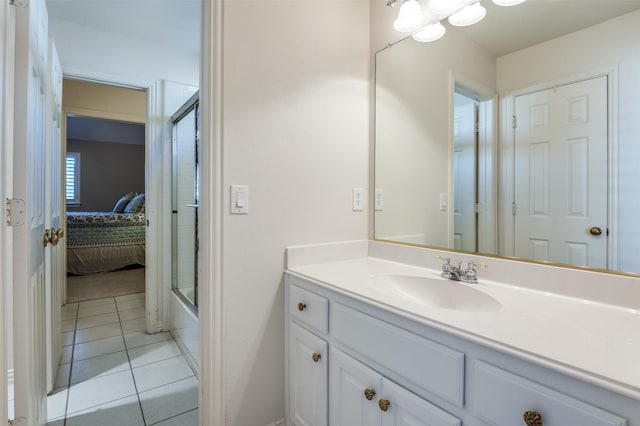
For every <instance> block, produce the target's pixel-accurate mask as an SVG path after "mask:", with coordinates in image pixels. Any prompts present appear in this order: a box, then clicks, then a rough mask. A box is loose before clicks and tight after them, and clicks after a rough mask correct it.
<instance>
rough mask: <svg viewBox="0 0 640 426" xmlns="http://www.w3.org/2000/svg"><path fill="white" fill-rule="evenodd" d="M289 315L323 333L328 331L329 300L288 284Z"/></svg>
mask: <svg viewBox="0 0 640 426" xmlns="http://www.w3.org/2000/svg"><path fill="white" fill-rule="evenodd" d="M289 315H290V316H291V318H293V319H294V320H295V321H296V322H298V323H302V324H304V325H307V326H309V327H312V328H315V329H316V330H318V331H319V332H321V333H323V334H327V333H328V332H329V301H328V300H327V299H325V298H324V297H322V296H318V295H317V294H314V293H311V292H310V291H307V290H305V289H302V288H300V287H297V286H295V285H290V286H289Z"/></svg>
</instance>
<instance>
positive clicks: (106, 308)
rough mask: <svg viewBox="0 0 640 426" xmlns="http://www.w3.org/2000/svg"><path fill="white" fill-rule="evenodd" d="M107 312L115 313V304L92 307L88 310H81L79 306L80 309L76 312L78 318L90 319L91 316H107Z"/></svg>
mask: <svg viewBox="0 0 640 426" xmlns="http://www.w3.org/2000/svg"><path fill="white" fill-rule="evenodd" d="M109 312H116V304H115V303H110V304H105V305H99V306H92V307H89V308H83V307H82V306H80V309H79V310H78V318H84V317H91V316H93V315H101V314H108V313H109Z"/></svg>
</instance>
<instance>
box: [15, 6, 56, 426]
mask: <svg viewBox="0 0 640 426" xmlns="http://www.w3.org/2000/svg"><path fill="white" fill-rule="evenodd" d="M15 12H16V49H15V85H14V86H15V94H14V99H15V101H14V143H13V155H14V157H13V166H14V170H13V198H14V199H21V200H23V201H24V206H25V208H24V222H23V223H22V224H20V225H16V226H14V227H13V228H12V229H13V283H14V285H13V313H14V316H13V325H14V378H15V379H14V380H15V388H14V392H15V416H16V418H20V419H21V422H20V424H27V425H39V424H43V422H45V421H46V391H47V389H46V387H47V386H46V351H45V347H46V337H45V329H46V328H45V324H46V322H45V312H46V310H45V297H46V295H45V293H46V292H45V261H44V243H43V238H44V230H45V217H46V214H45V190H46V188H45V153H46V115H47V114H46V80H47V56H48V37H47V12H46V6H45V3H44V0H32V1H30V2H28V3H27V4H26V5H21V6H20V7H17V8H16V9H15Z"/></svg>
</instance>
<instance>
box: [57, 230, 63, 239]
mask: <svg viewBox="0 0 640 426" xmlns="http://www.w3.org/2000/svg"><path fill="white" fill-rule="evenodd" d="M56 235H57V236H58V238H62V237H64V229H62V228H58V230H57V231H56Z"/></svg>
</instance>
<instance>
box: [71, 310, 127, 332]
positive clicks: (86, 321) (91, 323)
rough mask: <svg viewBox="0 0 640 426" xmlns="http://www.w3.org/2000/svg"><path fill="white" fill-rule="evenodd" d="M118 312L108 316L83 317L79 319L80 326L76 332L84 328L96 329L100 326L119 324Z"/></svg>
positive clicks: (78, 325)
mask: <svg viewBox="0 0 640 426" xmlns="http://www.w3.org/2000/svg"><path fill="white" fill-rule="evenodd" d="M119 321H120V319H119V318H118V313H117V312H109V313H106V314H100V315H92V316H90V317H82V318H78V324H77V325H76V330H80V329H83V328H90V327H96V326H98V325H105V324H113V323H115V322H119Z"/></svg>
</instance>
